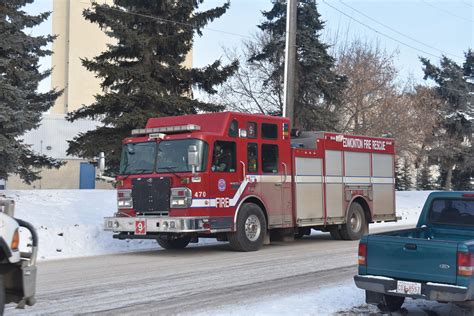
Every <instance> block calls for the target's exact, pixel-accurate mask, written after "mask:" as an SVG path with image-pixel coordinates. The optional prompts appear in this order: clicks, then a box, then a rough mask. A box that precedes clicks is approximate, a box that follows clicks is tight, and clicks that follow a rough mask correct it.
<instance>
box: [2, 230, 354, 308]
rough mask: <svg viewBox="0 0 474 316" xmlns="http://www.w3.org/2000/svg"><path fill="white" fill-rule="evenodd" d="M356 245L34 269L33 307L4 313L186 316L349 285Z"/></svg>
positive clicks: (305, 244) (323, 243) (299, 244)
mask: <svg viewBox="0 0 474 316" xmlns="http://www.w3.org/2000/svg"><path fill="white" fill-rule="evenodd" d="M357 244H358V243H357V242H355V241H354V242H352V241H333V240H331V239H330V237H329V235H328V234H320V235H312V236H310V237H308V238H305V239H303V240H297V241H295V242H278V243H272V244H271V245H268V246H265V247H264V248H263V249H261V250H260V251H258V252H251V253H239V252H232V251H230V250H229V248H228V246H227V244H226V243H216V244H204V245H202V246H197V247H191V248H187V249H184V250H180V251H165V250H156V251H149V252H140V253H128V254H118V255H108V256H98V257H90V258H82V259H70V260H58V261H47V262H40V263H39V264H38V269H39V275H38V288H37V304H36V305H35V306H33V307H27V309H26V310H24V311H21V310H15V309H13V306H11V305H10V306H8V308H7V310H6V314H7V315H11V314H22V313H25V314H72V313H74V314H78V313H81V314H82V313H85V314H87V313H93V314H101V313H103V314H110V315H112V314H128V313H129V314H150V312H151V311H154V312H156V313H160V314H175V313H192V312H194V311H199V310H209V307H216V308H221V307H225V305H229V304H235V303H242V304H245V303H251V302H252V301H257V300H260V299H263V298H265V297H269V296H271V295H275V294H279V293H298V292H302V293H303V292H304V291H311V290H314V289H315V284H324V285H331V284H338V283H343V282H349V280H351V278H352V276H353V275H354V274H355V273H356V265H355V263H356V260H357Z"/></svg>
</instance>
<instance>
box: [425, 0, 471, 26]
mask: <svg viewBox="0 0 474 316" xmlns="http://www.w3.org/2000/svg"><path fill="white" fill-rule="evenodd" d="M421 2H423V3H425V4H427V5H429V6H430V7H432V8H435V9H437V10H439V11H443V12H444V13H446V14H449V15H451V16H454V17H456V18H458V19H461V20H464V21H467V22H469V23H472V22H474V21H473V20H471V19H466V18H465V17H462V16H460V15H457V14H454V13H452V12H451V11H448V10H445V9H443V8H440V7H438V6H435V5H434V4H432V3H429V2H428V1H425V0H421ZM463 3H464V2H463ZM464 4H465V3H464Z"/></svg>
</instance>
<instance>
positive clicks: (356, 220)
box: [350, 213, 362, 233]
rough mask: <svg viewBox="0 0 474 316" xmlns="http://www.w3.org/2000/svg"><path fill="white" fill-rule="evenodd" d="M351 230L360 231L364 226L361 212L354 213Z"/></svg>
mask: <svg viewBox="0 0 474 316" xmlns="http://www.w3.org/2000/svg"><path fill="white" fill-rule="evenodd" d="M350 224H351V230H352V231H353V232H355V233H356V232H358V231H360V229H361V228H362V218H361V216H360V214H359V213H353V214H352V216H351V219H350Z"/></svg>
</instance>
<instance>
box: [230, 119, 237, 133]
mask: <svg viewBox="0 0 474 316" xmlns="http://www.w3.org/2000/svg"><path fill="white" fill-rule="evenodd" d="M238 135H239V122H237V120H232V122H231V123H230V126H229V136H230V137H237V136H238Z"/></svg>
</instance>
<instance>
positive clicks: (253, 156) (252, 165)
mask: <svg viewBox="0 0 474 316" xmlns="http://www.w3.org/2000/svg"><path fill="white" fill-rule="evenodd" d="M257 171H258V145H257V144H256V143H249V144H248V145H247V172H257Z"/></svg>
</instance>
